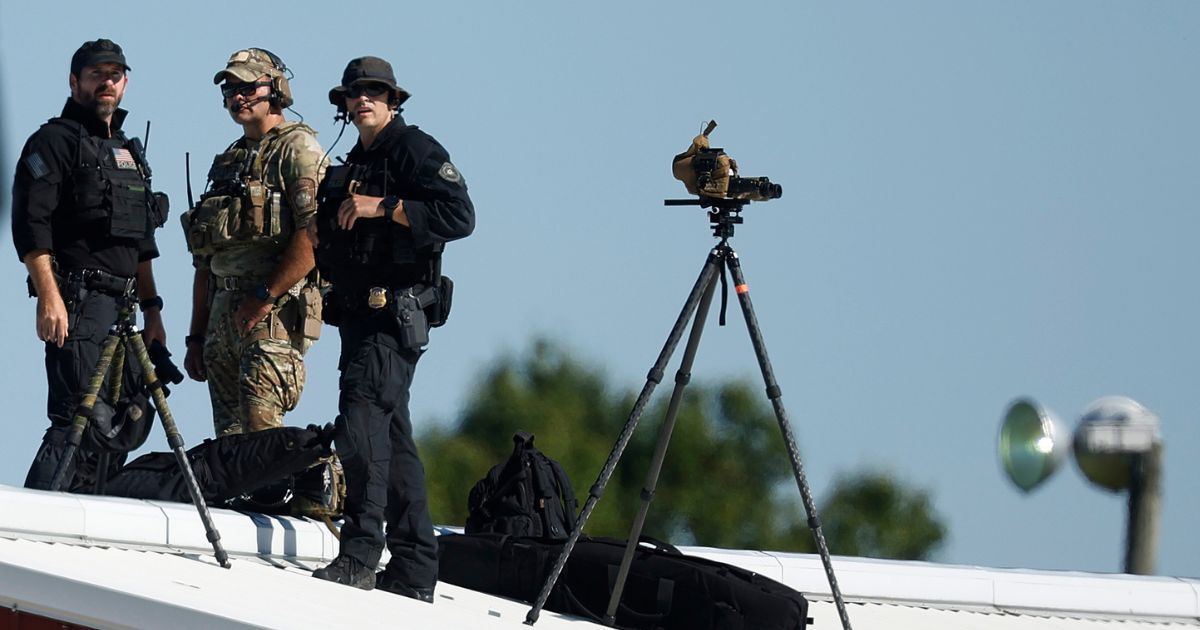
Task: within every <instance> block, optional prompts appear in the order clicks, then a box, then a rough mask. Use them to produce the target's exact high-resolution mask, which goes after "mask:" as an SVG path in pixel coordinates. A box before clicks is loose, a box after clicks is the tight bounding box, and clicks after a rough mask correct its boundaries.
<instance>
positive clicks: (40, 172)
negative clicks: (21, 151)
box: [25, 153, 50, 179]
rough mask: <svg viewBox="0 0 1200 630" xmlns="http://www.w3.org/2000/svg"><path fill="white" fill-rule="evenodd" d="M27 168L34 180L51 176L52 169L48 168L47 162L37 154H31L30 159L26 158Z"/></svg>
mask: <svg viewBox="0 0 1200 630" xmlns="http://www.w3.org/2000/svg"><path fill="white" fill-rule="evenodd" d="M25 168H27V169H29V174H30V175H32V176H33V178H34V179H41V178H43V177H45V176H47V175H49V174H50V169H49V167H47V166H46V162H45V160H43V159H42V156H40V155H38V154H37V153H30V154H29V157H27V158H25Z"/></svg>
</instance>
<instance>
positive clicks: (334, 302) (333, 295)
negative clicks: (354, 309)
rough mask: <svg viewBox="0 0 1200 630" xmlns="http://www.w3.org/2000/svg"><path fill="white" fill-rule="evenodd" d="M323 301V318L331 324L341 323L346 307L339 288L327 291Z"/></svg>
mask: <svg viewBox="0 0 1200 630" xmlns="http://www.w3.org/2000/svg"><path fill="white" fill-rule="evenodd" d="M321 302H322V304H321V320H322V321H324V322H325V323H326V324H329V325H330V326H338V325H340V324H341V323H342V313H343V311H344V308H345V307H344V305H343V304H342V299H341V296H340V295H339V294H338V293H337V290H336V289H335V290H333V291H329V292H327V293H325V295H324V297H322V298H321Z"/></svg>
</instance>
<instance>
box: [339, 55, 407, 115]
mask: <svg viewBox="0 0 1200 630" xmlns="http://www.w3.org/2000/svg"><path fill="white" fill-rule="evenodd" d="M355 83H382V84H384V85H386V86H388V88H390V89H391V90H392V91H393V92H395V93H396V98H397V99H398V100H399V101H400V103H404V101H407V100H408V98H409V97H410V96H412V94H411V93H410V92H409V91H408V90H406V89H404V88H402V87H400V86H398V85H396V74H395V73H394V72H392V64H390V63H388V62H386V61H384V60H383V59H380V58H379V57H359V58H357V59H351V60H350V63H348V64H346V69H345V70H344V71H343V72H342V84H341V85H338V86H336V87H334V88H333V89H332V90H329V102H330V103H332V104H334V105H342V104H343V103H344V100H343V99H344V98H345V92H346V88H349V87H350V86H351V85H354V84H355Z"/></svg>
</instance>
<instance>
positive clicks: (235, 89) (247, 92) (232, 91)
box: [221, 81, 271, 98]
mask: <svg viewBox="0 0 1200 630" xmlns="http://www.w3.org/2000/svg"><path fill="white" fill-rule="evenodd" d="M270 85H271V82H270V81H255V82H254V83H226V84H225V85H222V86H221V96H224V97H225V98H233V97H234V96H235V95H237V94H241V95H242V96H253V95H254V93H255V92H257V91H258V88H260V87H268V86H270Z"/></svg>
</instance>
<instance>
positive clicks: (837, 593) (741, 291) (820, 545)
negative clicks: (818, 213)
mask: <svg viewBox="0 0 1200 630" xmlns="http://www.w3.org/2000/svg"><path fill="white" fill-rule="evenodd" d="M724 260H725V264H726V265H727V266H728V267H729V274H730V275H731V276H733V286H734V290H735V291H736V292H737V296H738V302H739V303H740V304H741V307H742V315H743V316H745V318H746V328H748V329H749V331H750V343H751V344H752V345H753V346H754V354H755V356H757V357H758V366H759V368H760V369H761V370H762V375H763V382H764V383H766V386H767V398H769V399H770V400H771V406H772V407H773V408H774V409H775V419H776V420H778V421H779V430H780V431H782V432H783V442H784V445H785V446H786V447H787V451H788V455H789V456H790V457H791V460H792V472H793V473H795V476H796V485H797V486H799V487H800V498H801V499H802V500H803V501H804V510H805V511H806V512H807V513H808V526H809V528H810V529H811V530H812V533H813V539H814V540H815V541H816V543H817V551H818V552H819V553H820V555H821V563H822V564H824V565H825V576H826V577H827V578H828V579H829V590H830V593H831V594H832V595H833V601H834V603H835V604H836V605H837V611H838V616H840V617H841V620H842V628H843V629H844V630H850V616H849V614H848V613H847V612H846V603H845V602H844V601H842V592H841V590H840V589H839V588H838V584H837V578H836V577H835V576H834V574H833V562H832V561H831V560H830V558H829V547H828V546H827V545H826V544H825V534H823V533H822V532H821V519H820V517H819V516H818V515H817V506H816V503H815V502H814V501H813V498H812V491H811V490H809V487H808V480H807V478H806V477H805V475H804V464H803V463H802V462H801V461H800V450H799V449H798V448H797V447H796V438H795V436H794V435H793V434H792V425H791V422H789V421H788V417H787V410H785V409H784V408H783V394H782V392H780V390H779V384H778V383H777V382H776V381H775V370H774V369H772V367H771V359H770V358H768V357H767V345H766V342H764V341H763V337H762V329H760V328H759V326H758V318H757V317H756V316H755V315H754V305H753V304H751V302H750V288H749V287H748V286H747V285H746V278H745V276H744V275H742V265H741V262H740V261H738V258H737V253H736V252H734V251H733V248H731V247H728V246H726V254H725V257H724Z"/></svg>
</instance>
